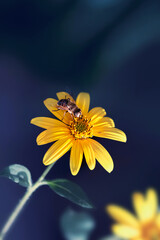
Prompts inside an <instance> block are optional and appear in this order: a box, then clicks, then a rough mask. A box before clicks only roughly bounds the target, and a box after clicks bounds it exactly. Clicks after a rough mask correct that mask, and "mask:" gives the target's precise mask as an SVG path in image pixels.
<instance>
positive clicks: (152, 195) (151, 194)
mask: <svg viewBox="0 0 160 240" xmlns="http://www.w3.org/2000/svg"><path fill="white" fill-rule="evenodd" d="M146 201H147V209H148V211H147V217H148V218H149V219H151V218H154V217H155V215H156V213H157V211H158V197H157V193H156V191H155V190H154V189H151V188H150V189H148V190H147V193H146Z"/></svg>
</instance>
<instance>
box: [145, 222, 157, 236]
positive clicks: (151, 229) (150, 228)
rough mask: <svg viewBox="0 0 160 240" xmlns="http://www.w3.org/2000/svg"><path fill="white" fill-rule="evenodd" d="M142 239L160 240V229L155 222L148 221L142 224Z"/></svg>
mask: <svg viewBox="0 0 160 240" xmlns="http://www.w3.org/2000/svg"><path fill="white" fill-rule="evenodd" d="M142 239H144V240H159V239H160V229H159V228H158V226H157V225H156V224H155V223H154V222H151V223H146V224H144V225H143V226H142Z"/></svg>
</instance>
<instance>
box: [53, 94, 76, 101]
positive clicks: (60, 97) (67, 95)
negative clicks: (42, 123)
mask: <svg viewBox="0 0 160 240" xmlns="http://www.w3.org/2000/svg"><path fill="white" fill-rule="evenodd" d="M57 97H58V99H59V100H61V99H68V98H69V99H70V100H71V101H72V102H75V101H74V99H73V98H72V96H71V95H69V94H68V93H67V92H58V93H57Z"/></svg>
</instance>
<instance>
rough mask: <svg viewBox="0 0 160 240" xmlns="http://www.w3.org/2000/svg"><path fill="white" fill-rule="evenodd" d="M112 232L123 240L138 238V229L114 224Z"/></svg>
mask: <svg viewBox="0 0 160 240" xmlns="http://www.w3.org/2000/svg"><path fill="white" fill-rule="evenodd" d="M112 231H113V233H114V234H116V235H117V236H119V237H121V238H125V239H126V238H127V239H133V238H138V237H139V236H140V231H139V230H138V229H136V228H132V227H129V226H126V225H122V224H114V225H113V226H112Z"/></svg>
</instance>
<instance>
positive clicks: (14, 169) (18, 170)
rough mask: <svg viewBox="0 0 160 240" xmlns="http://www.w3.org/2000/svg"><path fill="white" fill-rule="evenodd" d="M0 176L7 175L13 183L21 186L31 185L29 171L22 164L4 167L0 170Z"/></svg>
mask: <svg viewBox="0 0 160 240" xmlns="http://www.w3.org/2000/svg"><path fill="white" fill-rule="evenodd" d="M0 176H2V177H7V178H9V179H10V180H12V181H13V182H15V183H18V184H19V185H21V186H23V187H30V186H32V179H31V173H30V171H29V170H28V169H27V168H26V167H25V166H23V165H20V164H13V165H10V166H8V167H6V168H4V169H3V170H2V171H1V172H0Z"/></svg>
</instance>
